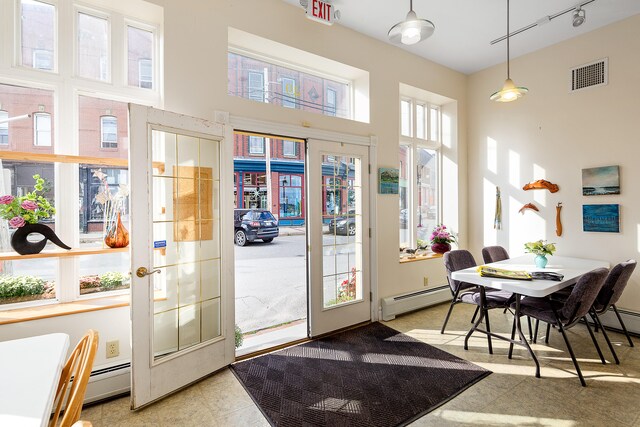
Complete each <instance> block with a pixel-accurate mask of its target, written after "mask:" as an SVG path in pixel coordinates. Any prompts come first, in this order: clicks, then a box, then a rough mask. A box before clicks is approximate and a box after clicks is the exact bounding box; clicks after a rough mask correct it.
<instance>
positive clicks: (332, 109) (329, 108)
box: [325, 87, 338, 117]
mask: <svg viewBox="0 0 640 427" xmlns="http://www.w3.org/2000/svg"><path fill="white" fill-rule="evenodd" d="M330 93H332V94H333V105H331V104H330V103H329V98H330V97H329V94H330ZM326 97H327V99H326V102H325V113H327V116H333V117H335V116H336V111H337V108H338V92H336V90H335V89H332V88H330V87H328V88H327V95H326Z"/></svg>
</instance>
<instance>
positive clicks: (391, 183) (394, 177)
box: [378, 168, 400, 194]
mask: <svg viewBox="0 0 640 427" xmlns="http://www.w3.org/2000/svg"><path fill="white" fill-rule="evenodd" d="M399 179H400V170H399V169H395V168H378V193H379V194H398V184H399Z"/></svg>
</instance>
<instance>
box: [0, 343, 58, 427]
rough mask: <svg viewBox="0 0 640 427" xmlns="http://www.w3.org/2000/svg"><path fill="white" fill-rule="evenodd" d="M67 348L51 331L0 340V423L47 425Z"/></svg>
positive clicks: (14, 426) (17, 426)
mask: <svg viewBox="0 0 640 427" xmlns="http://www.w3.org/2000/svg"><path fill="white" fill-rule="evenodd" d="M68 350H69V335H67V334H63V333H54V334H46V335H38V336H34V337H29V338H21V339H16V340H11V341H1V342H0V426H11V427H31V426H42V427H44V426H47V425H48V424H49V418H50V416H51V410H52V408H53V401H54V399H55V395H56V389H57V386H58V382H59V380H60V375H61V373H62V368H63V367H64V364H65V362H66V358H67V351H68Z"/></svg>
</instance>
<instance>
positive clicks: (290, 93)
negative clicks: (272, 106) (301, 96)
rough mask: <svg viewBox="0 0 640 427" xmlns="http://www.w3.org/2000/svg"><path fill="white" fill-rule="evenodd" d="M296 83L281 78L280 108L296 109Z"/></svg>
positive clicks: (286, 78)
mask: <svg viewBox="0 0 640 427" xmlns="http://www.w3.org/2000/svg"><path fill="white" fill-rule="evenodd" d="M297 98H298V97H297V96H296V81H295V80H294V79H290V78H288V77H283V78H282V106H283V107H287V108H296V105H297V101H296V99H297Z"/></svg>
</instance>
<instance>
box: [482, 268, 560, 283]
mask: <svg viewBox="0 0 640 427" xmlns="http://www.w3.org/2000/svg"><path fill="white" fill-rule="evenodd" d="M478 273H480V276H481V277H495V278H498V279H514V280H533V279H538V280H554V281H557V282H559V281H561V280H562V279H564V276H563V275H562V274H560V273H556V272H553V271H533V272H528V271H524V270H507V269H504V268H496V267H489V266H488V265H481V266H479V267H478Z"/></svg>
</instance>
